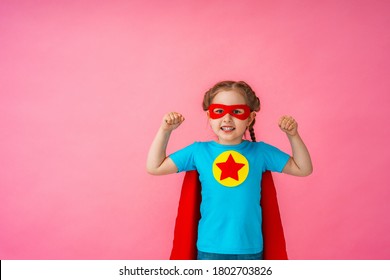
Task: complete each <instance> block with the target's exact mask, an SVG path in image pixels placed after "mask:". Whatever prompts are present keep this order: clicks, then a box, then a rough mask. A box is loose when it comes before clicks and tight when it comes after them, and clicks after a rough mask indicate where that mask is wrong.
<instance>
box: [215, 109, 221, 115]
mask: <svg viewBox="0 0 390 280" xmlns="http://www.w3.org/2000/svg"><path fill="white" fill-rule="evenodd" d="M213 112H214V113H215V114H218V115H220V114H223V109H220V108H216V109H214V110H213Z"/></svg>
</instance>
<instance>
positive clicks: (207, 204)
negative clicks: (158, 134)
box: [170, 140, 290, 254]
mask: <svg viewBox="0 0 390 280" xmlns="http://www.w3.org/2000/svg"><path fill="white" fill-rule="evenodd" d="M170 158H171V159H172V160H173V162H174V163H175V165H176V166H177V168H178V170H179V172H182V171H189V170H197V171H198V173H199V179H200V182H201V184H202V203H201V207H200V211H201V219H200V221H199V227H198V241H197V247H198V250H200V251H203V252H210V253H220V254H254V253H259V252H261V251H263V242H262V241H263V236H262V232H261V217H262V214H261V207H260V186H261V178H262V173H263V172H264V171H266V170H270V171H276V172H281V171H282V170H283V168H284V166H285V165H286V163H287V161H288V160H289V158H290V156H289V155H288V154H286V153H284V152H282V151H280V150H279V149H277V148H275V147H273V146H271V145H269V144H266V143H264V142H249V141H246V140H245V141H243V142H241V143H240V144H238V145H221V144H218V143H216V142H214V141H210V142H195V143H193V144H191V145H189V146H187V147H185V148H184V149H181V150H179V151H177V152H175V153H173V154H171V155H170Z"/></svg>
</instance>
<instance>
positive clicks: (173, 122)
mask: <svg viewBox="0 0 390 280" xmlns="http://www.w3.org/2000/svg"><path fill="white" fill-rule="evenodd" d="M183 122H184V117H183V115H182V114H180V113H177V112H170V113H168V114H165V115H164V118H163V122H162V124H161V127H162V129H163V130H166V131H172V130H174V129H176V128H178V127H179V126H180V125H181V124H182V123H183Z"/></svg>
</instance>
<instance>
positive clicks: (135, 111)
mask: <svg viewBox="0 0 390 280" xmlns="http://www.w3.org/2000/svg"><path fill="white" fill-rule="evenodd" d="M70 2H71V1H66V0H62V1H48V0H47V1H45V0H42V1H11V0H2V1H1V4H0V91H1V94H0V127H1V130H0V190H1V194H0V226H1V229H0V259H167V258H168V257H169V253H170V247H171V244H172V234H173V225H174V221H175V215H176V209H177V202H178V197H179V192H180V185H181V181H182V178H183V174H175V175H169V176H164V177H153V176H150V175H148V174H147V173H146V171H145V161H146V154H147V151H148V148H149V145H150V142H151V140H152V138H153V136H154V134H155V132H156V131H157V128H158V126H159V124H160V121H161V118H162V115H163V114H164V113H165V112H168V111H171V110H175V111H179V112H182V113H183V114H184V115H185V117H186V121H185V123H184V124H183V125H182V127H181V128H180V129H178V130H177V131H175V133H174V135H173V136H172V140H171V143H170V146H169V151H168V152H172V151H174V150H176V149H178V148H181V147H183V146H185V145H187V144H190V143H192V142H193V141H195V140H208V139H212V138H213V134H212V131H211V129H209V128H208V125H207V120H206V117H205V114H204V112H203V111H202V109H201V105H200V104H201V99H202V95H203V92H204V91H205V90H207V89H208V88H209V87H211V86H212V85H213V84H214V83H215V82H217V81H220V80H223V79H234V80H245V81H247V82H248V83H249V84H250V85H252V87H253V88H254V89H255V90H256V92H257V93H258V94H259V96H260V99H261V101H262V106H263V107H262V111H261V112H260V113H259V114H258V118H257V124H256V126H255V129H256V132H257V137H258V139H261V140H263V141H266V142H269V143H271V144H273V145H276V146H278V147H280V148H281V149H283V150H285V151H287V152H290V148H289V144H288V141H287V138H286V137H285V135H284V134H283V133H282V132H280V130H279V129H278V127H277V120H278V118H279V117H280V116H281V115H283V114H291V115H293V116H294V117H295V118H296V119H297V120H298V122H299V126H300V132H301V135H302V137H303V138H304V140H305V142H306V143H307V146H308V147H309V149H310V151H311V155H312V159H313V162H314V167H315V171H314V173H313V174H312V176H310V177H307V178H297V177H290V176H287V175H282V174H275V176H274V177H275V181H276V183H277V189H278V194H279V198H280V207H281V211H282V218H283V222H284V225H285V232H286V238H287V246H288V251H289V256H290V258H291V259H390V234H389V232H390V219H389V218H388V214H389V211H390V203H389V199H390V188H389V181H390V172H389V171H388V168H389V156H390V148H389V145H388V142H389V140H390V137H389V131H388V129H389V128H388V127H389V125H388V122H387V116H388V108H389V106H390V94H389V93H390V79H389V68H390V52H389V48H390V36H389V29H390V17H389V14H390V2H388V1H379V0H378V1H371V0H350V1H340V0H335V1H312V0H304V1H287V0H286V1H271V0H269V1H256V0H253V1H225V0H223V1H222V0H220V1H183V0H177V1H143V0H138V1H126V0H123V1H92V0H89V1H88V0H82V1H73V2H72V3H70Z"/></svg>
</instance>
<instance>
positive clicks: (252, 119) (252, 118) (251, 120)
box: [248, 112, 256, 127]
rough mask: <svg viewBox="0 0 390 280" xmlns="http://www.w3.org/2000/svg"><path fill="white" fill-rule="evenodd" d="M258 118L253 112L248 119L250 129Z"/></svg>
mask: <svg viewBox="0 0 390 280" xmlns="http://www.w3.org/2000/svg"><path fill="white" fill-rule="evenodd" d="M255 118H256V112H251V114H250V115H249V118H248V127H249V126H250V125H251V123H252V122H253V121H254V120H255Z"/></svg>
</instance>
